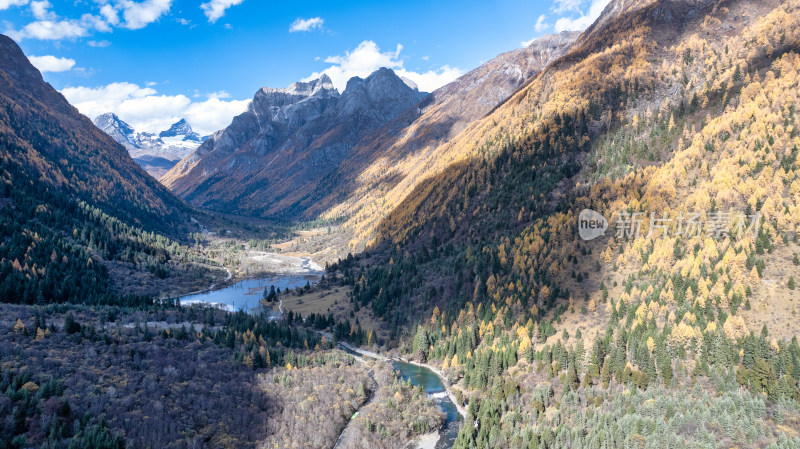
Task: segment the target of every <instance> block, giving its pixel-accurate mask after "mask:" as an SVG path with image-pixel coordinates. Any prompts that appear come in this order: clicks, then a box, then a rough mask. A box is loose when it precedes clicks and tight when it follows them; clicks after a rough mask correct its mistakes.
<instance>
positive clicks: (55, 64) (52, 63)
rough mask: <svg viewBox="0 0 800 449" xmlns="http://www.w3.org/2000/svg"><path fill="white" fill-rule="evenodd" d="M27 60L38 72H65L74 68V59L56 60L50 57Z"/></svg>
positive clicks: (34, 57)
mask: <svg viewBox="0 0 800 449" xmlns="http://www.w3.org/2000/svg"><path fill="white" fill-rule="evenodd" d="M28 59H29V60H30V61H31V64H33V66H34V67H36V68H37V69H39V71H40V72H66V71H67V70H70V69H71V68H72V67H74V66H75V60H74V59H69V58H57V57H55V56H52V55H45V56H28Z"/></svg>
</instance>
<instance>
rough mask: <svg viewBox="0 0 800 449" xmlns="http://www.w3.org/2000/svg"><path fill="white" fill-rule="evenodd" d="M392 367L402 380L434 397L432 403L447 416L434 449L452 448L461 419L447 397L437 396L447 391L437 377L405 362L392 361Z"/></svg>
mask: <svg viewBox="0 0 800 449" xmlns="http://www.w3.org/2000/svg"><path fill="white" fill-rule="evenodd" d="M392 366H393V367H394V369H395V370H396V371H398V372H399V373H400V376H402V377H403V379H407V380H410V381H411V383H412V384H413V385H421V386H422V387H423V388H424V389H425V392H426V393H428V394H429V395H434V401H436V403H437V404H438V405H439V408H441V409H442V411H443V412H444V413H445V415H447V416H446V417H445V419H444V425H443V426H442V429H441V430H440V431H439V441H438V442H436V449H450V448H451V447H453V443H455V441H456V437H457V436H458V431H459V430H460V429H461V424H462V422H463V418H462V417H461V414H460V413H459V412H458V408H456V405H455V404H454V403H453V401H451V400H450V398H449V397H448V396H447V395H445V394H437V393H445V392H446V391H447V390H446V389H445V387H444V384H442V380H441V379H440V378H439V376H438V375H437V374H436V373H434V372H433V371H431V370H429V369H428V368H425V367H423V366H418V365H412V364H410V363H406V362H400V361H394V362H392Z"/></svg>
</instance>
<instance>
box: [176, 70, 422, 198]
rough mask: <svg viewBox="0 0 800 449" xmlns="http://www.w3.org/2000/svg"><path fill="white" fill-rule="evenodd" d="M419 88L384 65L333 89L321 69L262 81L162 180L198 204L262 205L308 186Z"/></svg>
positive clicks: (404, 106)
mask: <svg viewBox="0 0 800 449" xmlns="http://www.w3.org/2000/svg"><path fill="white" fill-rule="evenodd" d="M425 95H426V94H425V93H422V92H419V90H417V89H415V88H412V87H410V86H409V85H408V84H407V83H406V82H404V81H403V80H402V79H401V78H400V77H398V76H397V75H396V74H395V73H394V72H393V71H392V70H390V69H386V68H383V69H379V70H377V71H376V72H374V73H372V74H371V75H370V76H368V77H367V78H364V79H361V78H358V77H356V78H353V79H351V80H350V81H349V82H348V84H347V87H346V88H345V90H344V92H342V93H341V94H340V93H339V92H338V91H337V90H336V89H335V88H334V87H333V84H332V83H331V80H330V79H329V78H328V76H327V75H323V76H321V77H320V78H319V79H316V80H312V81H308V82H298V83H294V84H292V85H291V86H289V87H286V88H280V89H275V88H262V89H259V91H258V92H256V94H255V96H254V97H253V101H252V102H251V104H250V106H249V107H248V109H247V111H245V112H244V113H243V114H241V115H239V116H237V117H235V118H234V119H233V122H232V123H231V125H230V126H229V127H227V128H226V129H224V130H221V131H218V132H216V133H214V135H212V136H211V137H210V138H209V139H208V140H207V141H206V142H205V143H203V144H202V145H201V146H200V147H198V148H197V150H196V151H195V152H193V153H192V154H190V155H189V156H187V157H186V158H184V159H183V160H182V161H181V162H180V163H179V164H178V165H176V166H175V167H174V168H173V169H172V170H170V172H169V173H167V174H166V175H165V176H164V177H163V178H162V182H164V183H165V184H166V185H167V186H169V187H170V188H171V189H172V190H173V191H174V192H176V193H178V194H179V195H182V196H183V197H184V198H186V199H187V200H189V201H190V202H192V203H193V204H196V205H198V206H203V207H208V208H210V209H215V210H220V211H225V212H231V211H236V212H242V211H245V210H247V211H252V210H254V209H258V208H263V206H264V203H265V201H275V200H278V199H281V198H285V197H287V196H291V195H294V194H295V192H297V191H298V190H300V191H307V189H309V188H313V186H314V185H316V183H317V182H319V181H320V180H322V179H323V178H324V177H325V176H327V175H329V174H330V173H332V171H333V170H335V169H336V167H338V165H339V163H341V161H342V160H344V159H345V158H346V157H347V156H348V154H349V152H350V149H351V148H352V147H353V146H354V145H356V144H357V143H358V142H359V141H360V140H361V139H362V138H363V137H364V136H365V135H367V134H368V133H370V132H373V131H375V130H376V129H378V128H380V127H381V126H383V125H384V124H386V123H387V122H389V121H391V120H392V119H394V118H395V117H396V116H397V115H398V114H400V113H402V112H403V111H406V110H408V109H409V108H410V107H411V106H413V105H415V104H416V103H418V102H419V101H420V100H421V99H422V98H423V97H424V96H425Z"/></svg>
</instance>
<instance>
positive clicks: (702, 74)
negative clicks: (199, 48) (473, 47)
mask: <svg viewBox="0 0 800 449" xmlns="http://www.w3.org/2000/svg"><path fill="white" fill-rule="evenodd" d="M598 4H599V3H598ZM603 4H606V6H605V8H604V9H603V10H602V13H599V15H598V16H597V19H596V20H594V21H593V22H592V23H591V24H587V25H588V26H587V27H586V28H585V30H583V31H564V32H560V33H556V34H546V35H543V36H542V37H539V38H537V39H534V40H532V41H530V42H527V43H526V44H525V45H523V46H521V47H520V48H516V49H514V50H511V51H508V52H505V53H502V54H500V55H498V56H496V57H494V58H492V59H489V60H487V61H486V62H483V63H482V64H481V65H479V66H478V67H476V68H475V69H473V70H472V71H469V72H467V73H464V74H463V75H461V76H459V77H457V78H456V79H455V80H454V81H451V82H449V83H446V84H444V85H443V86H442V87H439V88H437V89H432V92H430V93H427V92H421V91H420V89H419V88H418V87H417V85H415V84H414V83H413V82H412V81H410V79H409V78H408V77H407V76H405V75H404V73H405V74H407V72H408V70H409V69H408V68H407V66H403V65H402V64H399V65H398V64H395V65H394V66H392V67H382V68H380V69H377V70H374V71H371V73H370V74H369V75H368V76H361V77H359V76H356V77H352V78H350V79H349V81H347V83H346V88H344V89H342V90H341V91H340V90H339V89H337V88H336V87H334V80H337V79H338V78H336V77H333V78H332V77H331V76H329V75H328V74H327V73H324V72H320V73H316V74H315V75H314V76H312V77H310V78H308V79H307V80H305V81H298V82H295V83H293V84H291V85H289V86H288V87H285V88H270V87H262V88H260V89H259V90H258V91H257V92H256V93H255V95H254V96H253V97H252V101H251V102H250V103H249V106H248V107H247V110H246V111H245V112H244V113H241V114H240V115H238V116H236V117H234V118H233V119H232V121H231V122H230V124H229V125H228V126H227V127H225V128H223V129H221V130H219V131H217V132H215V133H213V134H211V135H210V136H208V137H201V136H199V135H198V134H197V133H195V132H194V131H193V130H192V127H191V126H190V124H189V123H188V122H187V121H186V120H183V119H180V120H179V121H177V122H176V123H174V124H173V125H172V126H171V127H170V128H169V129H168V130H165V131H162V132H160V133H158V134H151V133H146V132H137V131H136V130H134V129H133V127H131V126H130V125H128V124H127V123H125V122H124V121H123V120H121V119H120V118H119V117H118V116H117V115H115V113H114V112H108V113H106V114H102V115H101V116H99V117H97V118H96V119H95V120H94V121H93V122H92V121H91V120H90V119H88V118H87V117H85V116H83V115H81V114H80V113H79V112H78V110H77V109H75V107H73V106H72V105H70V104H69V103H68V102H67V100H66V99H65V98H64V96H62V95H61V94H60V93H59V92H58V91H56V90H55V89H53V87H52V86H51V85H50V84H48V83H46V82H45V79H44V78H43V77H42V74H41V73H40V72H39V71H38V70H37V69H36V68H35V67H34V66H33V65H32V64H31V62H29V58H28V57H26V55H25V54H24V53H23V51H22V50H21V49H20V47H19V46H18V45H17V44H16V43H15V42H14V40H12V39H11V38H9V37H6V36H0V180H2V182H0V211H2V221H0V226H1V229H2V236H0V298H2V302H1V303H0V310H2V314H0V317H1V318H0V354H2V361H3V362H2V363H0V391H2V392H3V393H2V394H0V416H4V417H5V418H4V424H3V426H0V449H3V448H29V447H30V448H32V447H53V448H62V447H63V448H67V447H68V448H74V447H87V448H88V447H93V448H101V449H103V448H142V449H145V448H151V447H164V448H190V447H191V448H218V447H219V448H250V447H252V448H266V447H270V448H290V447H309V448H331V447H337V448H340V447H353V448H356V447H374V448H433V447H437V448H441V447H446V448H457V449H467V448H537V449H555V448H591V449H603V448H616V447H626V448H627V447H637V448H656V447H658V448H660V447H669V448H673V447H674V448H678V447H703V448H705V447H709V448H710V447H740V448H769V449H784V448H787V449H788V448H796V447H800V344H799V343H798V339H797V338H798V337H797V335H798V333H800V328H799V327H798V325H797V316H798V314H800V288H798V286H797V285H796V283H797V282H798V281H800V161H798V156H799V155H800V131H798V129H800V128H798V118H797V115H798V110H800V1H798V0H787V1H784V0H764V1H759V2H750V1H747V0H610V1H609V2H607V3H603ZM554 5H555V4H554ZM553 8H556V6H553ZM542 17H544V16H542ZM326 18H327V17H326ZM533 19H535V17H533ZM298 20H299V19H298ZM320 20H321V19H320ZM332 20H333V19H331V21H332ZM542 21H543V19H542V20H540V22H542ZM534 22H535V20H534ZM315 23H316V22H315ZM319 23H320V24H321V23H322V22H319ZM310 24H311V22H309V23H306V24H305V25H303V23H300V22H298V23H296V24H295V25H296V26H298V27H300V26H301V25H302V26H308V27H310V26H311V25H310ZM295 25H292V26H293V28H294V27H295ZM319 26H328V25H327V22H325V25H319ZM319 31H320V33H327V31H326V29H324V28H322V29H320V30H319ZM540 34H541V33H540ZM326 35H327V34H326ZM330 36H331V38H332V39H333V38H334V37H335V36H334V35H333V33H332V32H331V34H330ZM400 50H401V47H400V46H398V49H397V51H396V53H394V57H395V58H397V57H398V56H397V55H399V54H400ZM352 56H353V55H352V54H348V55H347V57H352ZM338 58H339V59H336V58H329V59H331V60H334V59H335V60H337V61H338V60H341V59H343V58H344V57H338ZM31 60H33V59H31ZM462 73H463V72H462ZM454 78H455V77H454ZM342 84H344V83H342ZM338 85H339V84H337V86H338ZM178 117H180V116H178ZM186 117H187V118H190V119H191V118H192V117H191V116H186ZM192 120H194V119H192ZM131 123H134V122H131ZM193 123H194V121H193ZM198 129H204V128H198ZM290 277H292V278H291V283H289V284H287V283H283V284H282V283H281V282H283V281H285V280H287V279H289V278H290ZM286 285H290V287H286ZM276 286H277V287H278V288H276ZM281 286H283V287H284V288H283V289H281V288H280V287H281ZM204 295H205V296H204ZM206 296H207V297H208V298H221V299H214V300H212V299H203V298H204V297H206ZM234 297H235V298H244V299H243V300H242V301H246V302H247V303H249V304H257V306H254V307H252V308H247V309H246V310H245V309H243V310H235V309H236V308H235V307H234V306H233V299H232V298H234ZM198 298H199V299H198ZM237 300H239V299H237ZM228 301H230V302H228ZM426 378H427V379H428V381H426V380H425V379H426ZM431 379H433V381H432V382H431V381H430V380H431Z"/></svg>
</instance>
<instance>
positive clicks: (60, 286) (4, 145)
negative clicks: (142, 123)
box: [0, 36, 202, 305]
mask: <svg viewBox="0 0 800 449" xmlns="http://www.w3.org/2000/svg"><path fill="white" fill-rule="evenodd" d="M0 167H1V168H0V179H2V182H0V209H2V212H3V213H2V221H0V242H2V243H0V298H2V300H3V301H8V302H26V303H33V302H37V303H45V302H65V301H72V302H84V303H113V304H130V305H134V304H136V305H139V304H142V303H148V302H150V301H151V299H150V298H146V297H137V296H135V295H133V296H131V295H129V293H131V290H128V289H123V288H121V287H123V286H124V285H126V283H127V282H129V281H130V276H121V275H118V274H119V273H120V271H119V269H123V271H127V272H131V273H139V272H144V273H145V274H146V276H145V279H149V280H148V281H147V282H145V284H144V285H145V286H146V287H147V288H146V289H145V290H148V291H149V292H150V293H152V292H153V290H154V289H155V291H156V292H157V291H158V290H159V289H160V288H161V287H163V285H161V284H160V282H161V283H163V282H162V279H163V278H165V277H168V276H169V275H170V272H171V271H173V269H174V270H178V271H181V272H184V271H185V270H186V269H188V268H189V267H190V265H191V264H187V265H185V266H183V267H179V266H178V265H176V264H172V263H170V253H169V252H168V248H171V249H173V250H177V249H178V248H179V245H177V244H176V243H175V242H172V241H170V240H169V239H168V238H167V237H164V236H163V235H162V234H167V235H171V236H182V235H183V234H184V233H185V231H186V224H185V223H188V212H189V208H188V207H187V206H186V205H185V203H183V202H182V201H181V200H179V199H178V198H176V197H175V196H174V195H172V194H171V193H170V192H169V191H168V190H167V189H166V188H165V187H163V186H162V185H161V184H159V183H158V182H157V181H156V180H155V179H153V178H152V177H150V176H148V175H147V174H146V173H145V172H144V171H143V170H142V169H141V168H140V167H139V166H138V165H137V164H136V163H135V162H134V161H133V160H132V159H131V158H130V157H129V156H128V154H127V152H126V150H125V149H124V148H123V147H122V146H120V145H119V144H117V143H116V142H115V141H114V140H112V138H111V137H109V136H108V135H107V134H105V133H104V132H102V131H100V130H99V129H97V128H96V127H95V126H94V125H93V124H92V122H91V121H90V120H89V119H88V118H86V117H84V116H82V115H81V114H80V113H78V111H77V110H76V109H75V108H73V107H72V106H71V105H70V104H69V103H68V102H67V101H66V100H65V99H64V97H63V96H61V94H59V93H58V92H56V91H55V90H54V89H53V88H52V87H51V86H50V85H49V84H47V83H45V82H44V80H43V79H42V76H41V74H40V73H39V72H38V71H37V70H36V69H35V68H34V67H33V66H32V65H31V64H30V62H29V61H28V59H27V58H26V57H25V55H24V54H23V53H22V51H21V50H20V48H19V47H18V46H17V45H16V44H15V43H14V42H13V41H12V40H11V39H9V38H7V37H6V36H0ZM183 249H185V248H183ZM190 259H191V257H190ZM199 276H202V273H200V274H199ZM134 287H136V290H135V291H140V287H141V285H136V286H134Z"/></svg>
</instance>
